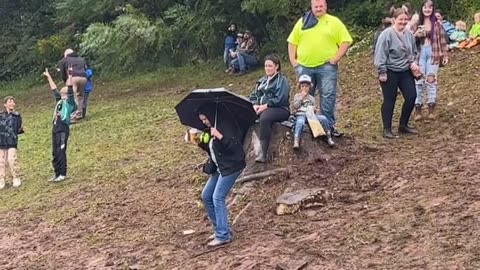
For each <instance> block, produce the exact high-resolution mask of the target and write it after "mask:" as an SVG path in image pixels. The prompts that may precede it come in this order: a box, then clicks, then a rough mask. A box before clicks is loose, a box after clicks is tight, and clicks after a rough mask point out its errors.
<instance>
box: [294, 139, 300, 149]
mask: <svg viewBox="0 0 480 270" xmlns="http://www.w3.org/2000/svg"><path fill="white" fill-rule="evenodd" d="M299 148H300V137H295V138H293V149H299Z"/></svg>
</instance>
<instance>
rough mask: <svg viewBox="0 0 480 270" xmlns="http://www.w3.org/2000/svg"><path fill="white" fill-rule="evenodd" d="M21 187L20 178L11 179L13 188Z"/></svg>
mask: <svg viewBox="0 0 480 270" xmlns="http://www.w3.org/2000/svg"><path fill="white" fill-rule="evenodd" d="M21 185H22V180H20V178H14V179H13V185H12V187H14V188H18V187H19V186H21Z"/></svg>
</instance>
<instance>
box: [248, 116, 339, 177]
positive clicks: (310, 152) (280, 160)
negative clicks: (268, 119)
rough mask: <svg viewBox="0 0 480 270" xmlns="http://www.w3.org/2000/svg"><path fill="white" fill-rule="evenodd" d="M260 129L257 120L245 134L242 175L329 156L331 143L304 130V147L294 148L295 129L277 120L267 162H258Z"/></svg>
mask: <svg viewBox="0 0 480 270" xmlns="http://www.w3.org/2000/svg"><path fill="white" fill-rule="evenodd" d="M259 129H260V127H259V124H255V125H254V126H252V128H250V130H249V131H248V132H247V134H246V136H245V141H244V150H245V154H246V163H247V166H246V168H245V170H244V171H243V173H242V176H240V177H245V176H248V175H252V174H256V173H261V172H265V171H269V170H275V169H278V168H287V167H292V166H295V165H298V164H308V163H314V162H317V161H319V160H320V161H327V160H329V159H330V157H329V155H327V154H326V151H325V149H326V148H328V145H327V144H326V143H325V142H323V141H322V140H321V139H319V138H313V137H312V135H311V133H308V132H303V133H302V136H301V149H299V150H294V149H293V132H292V129H291V128H289V127H286V126H284V125H281V124H279V123H275V124H273V127H272V135H271V138H270V147H269V149H268V162H267V163H257V162H255V158H256V157H257V155H258V153H259V152H260V138H259V137H260V136H259V134H260V132H259ZM287 173H288V172H287Z"/></svg>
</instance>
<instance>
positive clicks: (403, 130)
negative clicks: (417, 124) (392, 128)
mask: <svg viewBox="0 0 480 270" xmlns="http://www.w3.org/2000/svg"><path fill="white" fill-rule="evenodd" d="M398 133H403V134H418V131H417V130H416V129H414V128H412V127H409V126H399V127H398Z"/></svg>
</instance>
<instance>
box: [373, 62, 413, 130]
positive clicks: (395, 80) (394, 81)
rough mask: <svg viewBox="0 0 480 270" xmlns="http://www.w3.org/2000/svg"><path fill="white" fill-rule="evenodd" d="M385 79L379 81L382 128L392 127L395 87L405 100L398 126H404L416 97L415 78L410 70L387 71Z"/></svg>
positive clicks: (395, 95) (395, 98)
mask: <svg viewBox="0 0 480 270" xmlns="http://www.w3.org/2000/svg"><path fill="white" fill-rule="evenodd" d="M387 77H388V78H387V81H386V82H380V85H381V86H382V93H383V104H382V119H383V128H384V129H391V128H392V117H393V110H394V109H395V101H396V100H397V88H400V91H401V92H402V95H403V98H404V99H405V102H404V103H403V107H402V114H401V116H400V126H406V125H407V124H408V120H409V118H410V115H411V114H412V111H413V107H414V106H415V99H416V98H417V90H416V89H415V80H414V78H413V75H412V72H411V71H410V70H407V71H403V72H395V71H391V70H389V71H387Z"/></svg>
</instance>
